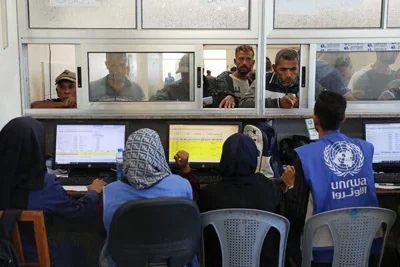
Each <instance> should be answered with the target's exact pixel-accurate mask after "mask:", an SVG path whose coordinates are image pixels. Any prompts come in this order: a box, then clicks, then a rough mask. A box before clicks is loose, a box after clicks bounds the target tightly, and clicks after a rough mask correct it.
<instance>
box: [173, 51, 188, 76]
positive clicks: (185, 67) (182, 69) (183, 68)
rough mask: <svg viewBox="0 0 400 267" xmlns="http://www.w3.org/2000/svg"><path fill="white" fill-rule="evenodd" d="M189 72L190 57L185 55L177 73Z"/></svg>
mask: <svg viewBox="0 0 400 267" xmlns="http://www.w3.org/2000/svg"><path fill="white" fill-rule="evenodd" d="M180 72H189V55H188V54H185V55H184V56H183V57H182V58H181V60H180V61H179V68H178V70H177V71H176V72H175V73H180Z"/></svg>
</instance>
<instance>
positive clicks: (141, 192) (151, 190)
mask: <svg viewBox="0 0 400 267" xmlns="http://www.w3.org/2000/svg"><path fill="white" fill-rule="evenodd" d="M180 155H182V156H184V155H183V154H182V153H181V154H180ZM175 160H178V161H179V158H177V157H176V158H175ZM186 160H187V159H186ZM177 165H178V167H185V168H188V165H187V164H177ZM184 165H185V166H184ZM189 170H190V168H189ZM123 173H124V179H123V180H122V181H117V182H114V183H111V184H109V185H108V186H107V187H105V188H104V193H103V205H104V210H103V212H104V213H103V214H104V215H103V220H104V226H105V228H106V231H107V233H108V231H109V229H110V225H111V220H112V217H113V215H114V213H115V211H116V210H117V209H118V207H119V206H120V205H122V204H123V203H125V202H127V201H129V200H139V199H149V198H157V197H188V198H190V199H193V194H192V187H191V185H190V183H189V182H188V180H186V179H184V178H182V177H181V176H179V175H174V174H172V173H171V170H170V168H169V166H168V163H167V161H166V159H165V154H164V149H163V146H162V144H161V141H160V137H159V136H158V134H157V133H156V132H155V131H153V130H150V129H140V130H138V131H136V132H134V133H133V134H131V135H130V136H129V138H128V141H127V142H126V146H125V151H124V168H123ZM107 242H108V241H107V240H106V245H105V247H104V249H103V255H104V257H105V258H106V259H107V262H108V266H109V267H115V266H116V265H115V263H114V262H113V260H112V259H111V257H110V255H109V254H108V250H107ZM102 264H103V263H102ZM192 264H193V265H192V266H197V265H198V264H197V262H196V261H193V262H192Z"/></svg>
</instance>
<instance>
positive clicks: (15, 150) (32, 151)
mask: <svg viewBox="0 0 400 267" xmlns="http://www.w3.org/2000/svg"><path fill="white" fill-rule="evenodd" d="M0 154H1V160H0V210H4V209H9V208H17V209H26V207H27V205H28V195H29V191H34V190H39V189H41V188H43V184H44V176H45V173H46V159H45V155H46V152H45V129H44V127H43V124H42V123H40V122H38V121H37V120H35V119H33V118H30V117H19V118H15V119H13V120H11V121H10V122H9V123H7V125H6V126H4V128H3V129H2V130H1V132H0Z"/></svg>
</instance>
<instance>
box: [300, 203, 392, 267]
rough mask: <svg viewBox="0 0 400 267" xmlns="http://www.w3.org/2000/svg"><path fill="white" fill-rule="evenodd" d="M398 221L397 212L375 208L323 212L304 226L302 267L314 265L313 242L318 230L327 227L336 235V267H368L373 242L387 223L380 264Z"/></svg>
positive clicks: (334, 241)
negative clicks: (388, 237)
mask: <svg viewBox="0 0 400 267" xmlns="http://www.w3.org/2000/svg"><path fill="white" fill-rule="evenodd" d="M395 220H396V213H395V212H393V211H391V210H388V209H382V208H375V207H354V208H345V209H337V210H332V211H328V212H323V213H319V214H317V215H314V216H312V217H311V218H309V219H308V220H307V221H306V223H305V226H304V235H303V247H302V250H303V251H302V257H303V260H302V266H303V267H307V266H311V261H312V250H313V247H312V242H313V238H314V235H315V233H316V231H317V229H318V228H320V227H321V226H324V225H326V226H327V227H328V228H329V230H330V232H331V235H332V239H333V246H334V254H333V262H332V267H337V266H340V267H346V266H349V267H350V266H351V267H353V266H368V261H369V256H370V252H371V246H372V241H373V240H374V238H375V236H376V234H377V232H378V230H379V229H380V228H381V225H382V223H386V225H387V226H386V231H385V234H384V239H383V244H382V249H381V253H380V259H379V265H378V266H380V264H381V261H382V256H383V250H384V247H385V244H386V238H387V236H388V234H389V232H390V229H391V228H392V226H393V223H394V222H395Z"/></svg>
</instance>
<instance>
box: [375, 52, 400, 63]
mask: <svg viewBox="0 0 400 267" xmlns="http://www.w3.org/2000/svg"><path fill="white" fill-rule="evenodd" d="M398 55H399V52H392V51H390V52H376V59H377V60H378V61H379V62H382V63H383V64H386V65H388V66H389V65H392V64H393V63H395V62H396V59H397V56H398Z"/></svg>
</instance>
